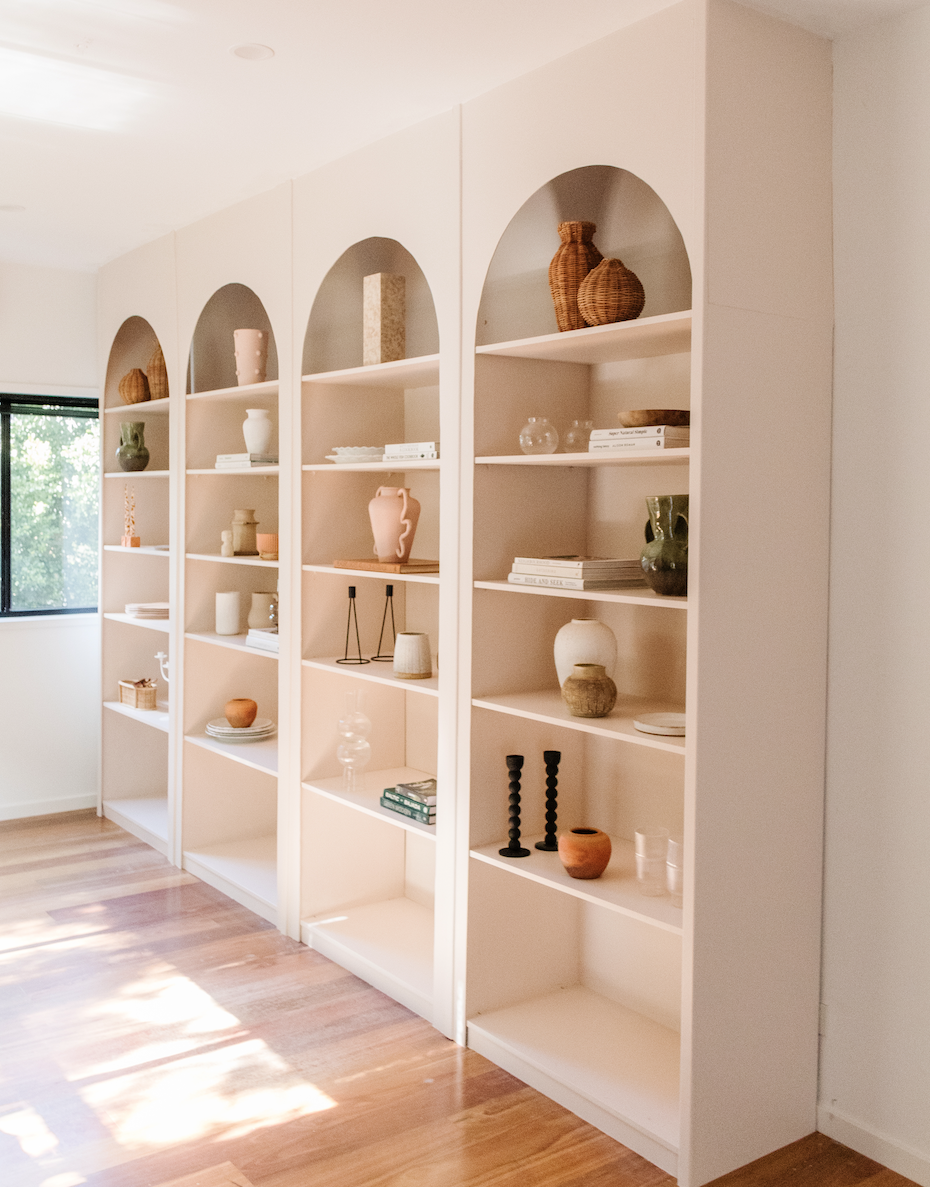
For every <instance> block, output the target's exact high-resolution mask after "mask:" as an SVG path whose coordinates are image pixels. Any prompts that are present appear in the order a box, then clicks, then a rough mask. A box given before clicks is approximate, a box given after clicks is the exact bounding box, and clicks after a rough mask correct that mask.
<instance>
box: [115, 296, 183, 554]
mask: <svg viewBox="0 0 930 1187" xmlns="http://www.w3.org/2000/svg"><path fill="white" fill-rule="evenodd" d="M160 348H161V343H160V342H159V341H158V335H157V334H156V333H155V331H154V330H153V329H152V327H151V325H150V324H149V323H148V322H147V321H146V320H145V318H144V317H138V316H134V317H128V318H127V319H126V320H125V321H124V322H123V324H122V325H121V326H120V328H119V329H118V330H117V332H116V335H115V337H114V338H113V344H112V346H111V347H110V355H109V358H108V359H107V373H106V380H105V381H104V389H103V393H104V394H103V406H104V409H105V410H106V412H109V411H110V410H111V409H118V410H120V411H121V412H124V413H125V415H120V416H118V415H116V413H115V412H114V413H113V414H112V415H104V416H103V417H102V420H103V424H102V426H101V430H102V436H103V460H104V470H106V471H111V470H112V471H116V470H118V469H119V466H118V465H117V463H116V460H115V456H114V455H115V453H116V449H117V448H118V446H119V443H120V428H119V426H120V423H121V422H123V421H142V422H144V424H145V444H146V448H147V449H148V451H149V455H150V457H149V464H148V466H147V467H146V468H147V469H149V470H167V469H168V410H169V402H168V400H166V399H161V400H147V401H143V402H142V403H141V404H124V403H123V400H122V398H121V396H120V394H119V383H120V380H121V379H122V378H123V376H124V375H126V374H127V373H128V372H129V371H132V370H133V369H134V368H136V367H138V368H139V370H140V371H144V372H145V374H146V375H148V373H149V370H150V364H151V361H152V356H153V355H154V354H155V352H156V350H159V349H160ZM168 382H169V388H170V382H171V376H170V374H169V376H168ZM118 534H119V533H117V535H118Z"/></svg>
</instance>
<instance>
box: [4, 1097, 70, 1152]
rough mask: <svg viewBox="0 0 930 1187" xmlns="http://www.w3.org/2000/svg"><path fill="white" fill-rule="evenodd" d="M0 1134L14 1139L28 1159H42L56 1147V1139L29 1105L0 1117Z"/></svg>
mask: <svg viewBox="0 0 930 1187" xmlns="http://www.w3.org/2000/svg"><path fill="white" fill-rule="evenodd" d="M0 1133H5V1134H9V1136H10V1137H13V1138H16V1140H17V1141H18V1142H19V1144H20V1147H21V1148H22V1151H23V1153H24V1154H28V1155H29V1157H30V1158H42V1157H43V1155H45V1154H50V1153H51V1152H52V1150H54V1149H55V1147H56V1146H57V1145H58V1138H56V1137H55V1135H54V1134H53V1133H52V1131H51V1130H50V1129H49V1127H48V1126H47V1125H46V1124H45V1122H44V1121H43V1119H42V1117H41V1116H40V1115H39V1114H38V1113H37V1112H36V1111H35V1109H33V1108H31V1107H30V1106H29V1105H25V1106H24V1107H23V1108H21V1109H17V1110H16V1112H14V1113H7V1114H6V1115H5V1116H3V1117H0Z"/></svg>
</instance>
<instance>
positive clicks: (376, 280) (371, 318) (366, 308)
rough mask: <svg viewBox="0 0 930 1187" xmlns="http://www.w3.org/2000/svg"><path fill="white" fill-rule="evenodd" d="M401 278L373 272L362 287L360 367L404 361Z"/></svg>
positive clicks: (403, 309) (403, 301) (404, 330)
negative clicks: (361, 364)
mask: <svg viewBox="0 0 930 1187" xmlns="http://www.w3.org/2000/svg"><path fill="white" fill-rule="evenodd" d="M405 287H406V286H405V283H404V278H403V276H394V275H392V274H391V273H390V272H375V273H374V274H373V275H371V276H366V277H365V280H364V287H363V305H362V324H363V350H362V363H363V364H364V366H366V367H369V366H371V364H372V363H393V362H396V360H397V359H404V358H406V357H407V342H406V329H405V326H406V304H405Z"/></svg>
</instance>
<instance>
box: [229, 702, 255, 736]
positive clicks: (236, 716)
mask: <svg viewBox="0 0 930 1187" xmlns="http://www.w3.org/2000/svg"><path fill="white" fill-rule="evenodd" d="M223 712H224V713H225V714H226V720H227V721H228V722H229V724H230V725H231V726H232V727H233V728H234V729H237V730H244V729H248V727H249V726H250V725H251V724H252V722H253V721H254V720H255V717H256V715H257V713H258V705H257V704H256V703H255V702H254V701H250V700H249V699H248V697H235V698H234V699H233V700H231V701H227V702H226V704H225V706H224V708H223Z"/></svg>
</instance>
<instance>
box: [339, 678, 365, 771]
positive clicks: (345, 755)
mask: <svg viewBox="0 0 930 1187" xmlns="http://www.w3.org/2000/svg"><path fill="white" fill-rule="evenodd" d="M360 695H361V694H360V693H359V692H358V691H357V690H356V691H353V692H347V693H346V699H345V709H344V710H343V714H342V716H341V717H340V718H339V723H338V725H337V727H336V728H337V731H338V733H339V737H340V738H341V739H342V741H341V742H340V743H339V746H338V747H337V749H336V758H337V759H338V760H339V762H340V763H341V764H342V785H343V788H344V789H345V790H346V791H355V789H356V787H357V783H358V781H357V776H358V772H359V771H361V770H362V769H363V768H364V767H367V766H368V764H369V762H371V746H370V744H369V742H368V735H369V734H370V733H371V721H370V720H369V719H368V718H367V717H366V716H365V714H364V713H363V712H362V711H361V709H360V708H359V698H360Z"/></svg>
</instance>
